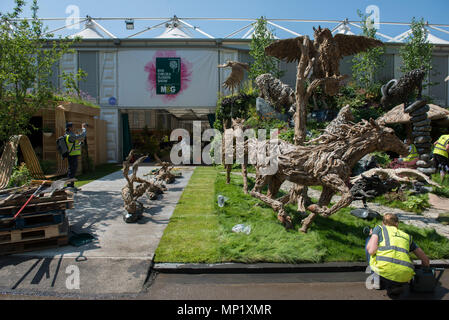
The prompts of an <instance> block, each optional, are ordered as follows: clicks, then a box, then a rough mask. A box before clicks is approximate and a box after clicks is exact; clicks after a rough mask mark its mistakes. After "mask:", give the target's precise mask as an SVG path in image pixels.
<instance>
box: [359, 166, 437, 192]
mask: <svg viewBox="0 0 449 320" xmlns="http://www.w3.org/2000/svg"><path fill="white" fill-rule="evenodd" d="M373 175H378V176H379V177H380V178H382V179H388V178H390V179H393V180H396V181H398V182H403V183H412V182H414V181H415V180H421V181H424V182H426V183H427V184H430V185H432V186H434V187H441V186H440V185H439V184H438V183H436V182H434V181H432V180H431V179H430V178H429V177H427V176H426V175H425V174H423V173H421V172H420V171H418V170H415V169H408V168H398V169H383V168H374V169H371V170H368V171H365V172H363V176H365V177H372V176H373ZM362 178H363V177H362V174H361V175H358V176H356V177H353V178H351V183H352V184H354V183H356V182H357V181H359V180H360V179H362Z"/></svg>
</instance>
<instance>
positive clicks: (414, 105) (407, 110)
mask: <svg viewBox="0 0 449 320" xmlns="http://www.w3.org/2000/svg"><path fill="white" fill-rule="evenodd" d="M426 103H427V101H425V100H416V101H415V102H413V103H412V104H411V105H409V106H408V107H407V108H405V110H404V112H405V113H411V112H413V111H415V110H417V109H418V108H420V107H422V106H424V105H425V104H426Z"/></svg>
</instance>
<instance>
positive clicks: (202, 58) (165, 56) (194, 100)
mask: <svg viewBox="0 0 449 320" xmlns="http://www.w3.org/2000/svg"><path fill="white" fill-rule="evenodd" d="M217 65H218V55H217V51H215V50H211V49H178V50H173V49H166V50H164V49H153V48H145V49H125V50H120V51H119V52H118V96H119V97H120V99H117V101H118V106H119V107H122V106H123V107H155V108H166V107H183V108H186V107H195V108H199V107H208V108H212V107H215V106H216V104H217V92H218V90H219V88H220V87H219V85H218V68H217Z"/></svg>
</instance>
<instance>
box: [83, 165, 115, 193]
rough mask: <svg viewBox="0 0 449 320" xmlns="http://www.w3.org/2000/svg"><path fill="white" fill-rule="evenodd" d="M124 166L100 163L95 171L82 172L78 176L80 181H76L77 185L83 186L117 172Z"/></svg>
mask: <svg viewBox="0 0 449 320" xmlns="http://www.w3.org/2000/svg"><path fill="white" fill-rule="evenodd" d="M121 168H122V167H121V166H119V165H117V164H116V163H105V164H100V165H98V166H96V167H95V170H94V171H93V172H89V173H85V174H81V175H79V176H77V177H76V179H78V181H76V182H75V187H78V188H79V187H81V186H83V185H85V184H87V183H89V182H92V181H94V180H97V179H100V178H102V177H104V176H107V175H108V174H111V173H113V172H116V171H118V170H120V169H121Z"/></svg>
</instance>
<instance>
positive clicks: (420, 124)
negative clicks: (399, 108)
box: [404, 100, 435, 175]
mask: <svg viewBox="0 0 449 320" xmlns="http://www.w3.org/2000/svg"><path fill="white" fill-rule="evenodd" d="M429 110H430V108H429V106H428V105H427V102H426V101H425V100H417V101H415V102H413V103H412V104H411V105H409V106H408V107H407V108H405V110H404V112H405V113H408V114H410V122H411V123H412V126H413V129H412V138H413V143H414V144H415V146H416V150H417V151H418V154H419V160H418V161H417V162H416V166H417V167H418V170H419V171H421V172H422V173H425V174H427V175H430V174H432V173H434V172H435V168H433V163H432V161H431V157H432V156H431V154H430V153H431V150H432V137H431V136H430V131H431V130H432V127H431V125H430V122H431V120H430V119H428V117H427V112H428V111H429Z"/></svg>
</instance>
